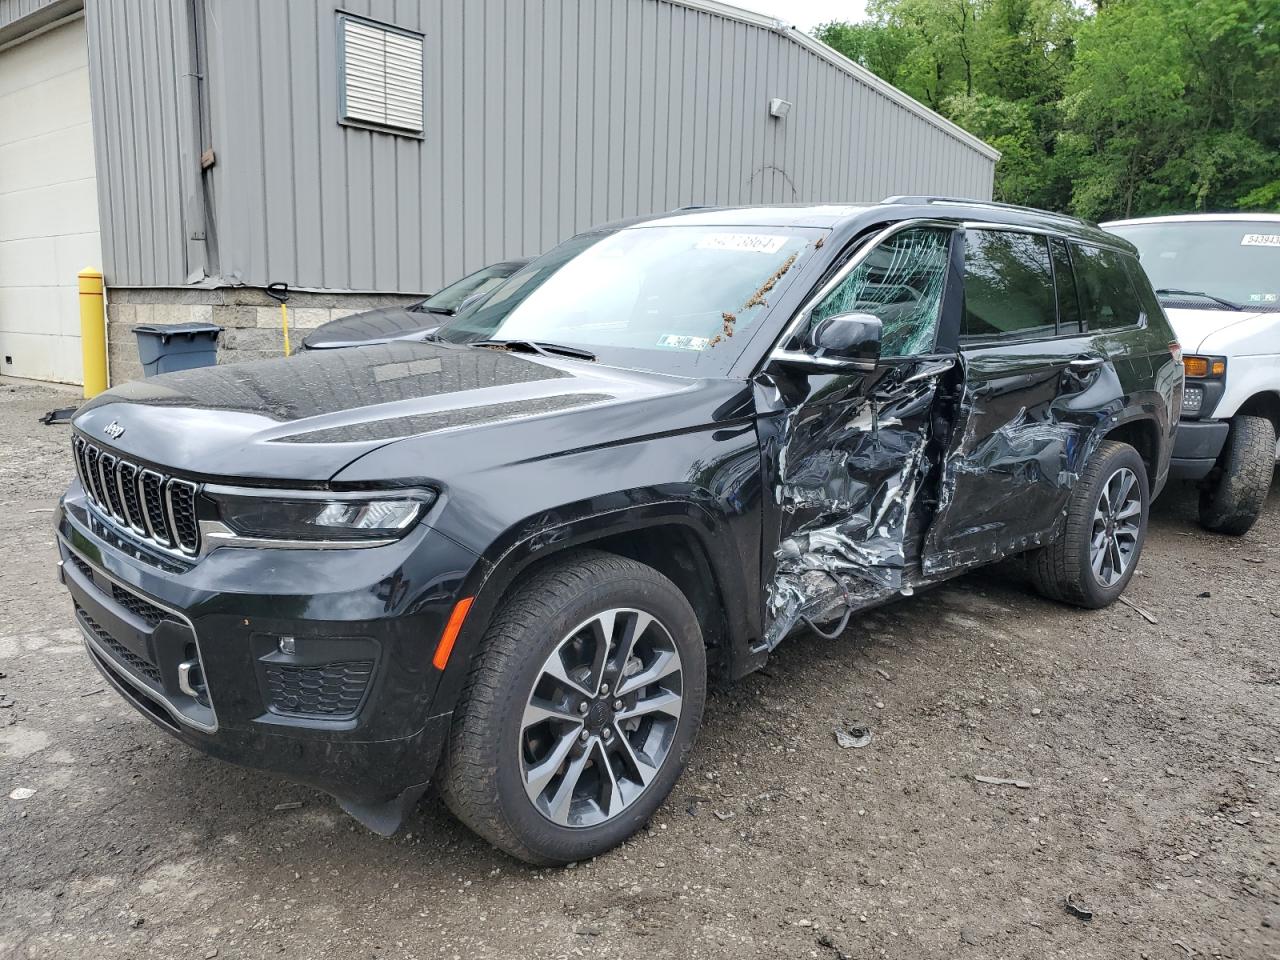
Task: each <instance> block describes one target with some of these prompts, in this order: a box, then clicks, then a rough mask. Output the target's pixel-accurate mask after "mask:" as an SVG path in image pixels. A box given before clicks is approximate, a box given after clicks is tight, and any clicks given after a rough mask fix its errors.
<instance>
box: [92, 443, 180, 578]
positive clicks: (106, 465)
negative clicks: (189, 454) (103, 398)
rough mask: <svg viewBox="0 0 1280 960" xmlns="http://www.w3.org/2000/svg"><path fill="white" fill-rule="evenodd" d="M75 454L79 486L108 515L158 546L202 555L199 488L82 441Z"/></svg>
mask: <svg viewBox="0 0 1280 960" xmlns="http://www.w3.org/2000/svg"><path fill="white" fill-rule="evenodd" d="M71 453H72V457H73V459H74V460H75V465H76V474H77V475H78V476H79V478H80V485H81V486H83V487H84V490H85V493H86V494H87V495H88V497H89V499H90V500H91V501H92V502H93V504H94V505H95V506H96V507H97V508H98V509H99V510H100V511H102V513H103V514H104V515H106V516H108V517H110V518H111V519H112V520H114V521H115V522H116V523H117V524H118V525H120V526H122V527H124V528H126V529H129V530H131V531H132V532H133V533H135V534H137V535H138V536H141V537H142V538H144V539H146V540H149V541H150V542H152V543H154V544H157V545H158V546H161V547H166V548H168V549H170V550H173V549H177V550H180V551H181V552H182V553H185V554H187V555H188V556H195V555H196V554H198V553H199V552H200V522H199V520H198V518H197V515H196V494H197V492H198V491H199V489H200V488H199V487H198V486H197V485H196V484H194V483H192V482H191V481H190V480H183V479H181V478H179V477H170V476H167V475H166V474H163V473H157V472H156V471H155V470H151V469H144V468H142V467H141V466H139V465H138V464H136V463H131V462H130V461H128V460H125V459H123V458H122V457H119V456H117V455H116V454H114V453H110V452H108V451H105V450H101V449H99V448H98V447H96V446H95V445H94V444H92V443H89V442H88V441H87V440H85V439H84V438H83V437H80V436H75V437H73V438H72V440H71Z"/></svg>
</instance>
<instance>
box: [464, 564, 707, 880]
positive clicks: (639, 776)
mask: <svg viewBox="0 0 1280 960" xmlns="http://www.w3.org/2000/svg"><path fill="white" fill-rule="evenodd" d="M608 611H613V617H612V619H608V618H609V614H608V613H607V612H608ZM600 616H603V617H605V618H606V619H603V620H597V619H595V618H597V617H600ZM643 616H648V617H652V618H653V622H652V623H650V624H649V625H647V626H645V627H643V629H642V631H641V632H640V633H639V635H638V636H637V637H635V639H634V641H632V643H633V645H632V646H631V651H632V655H631V656H625V655H623V654H622V653H620V652H619V651H620V650H622V649H623V648H624V647H626V646H627V645H628V642H629V635H630V634H632V633H635V632H636V627H637V626H639V625H640V624H642V623H643V622H644V621H643ZM606 623H610V624H612V629H607V628H606V626H605V624H606ZM655 625H656V626H655ZM606 634H611V635H612V637H613V639H614V640H615V642H616V644H617V645H616V647H615V646H612V645H609V646H608V649H609V651H610V652H609V653H608V655H607V659H606V662H605V663H604V665H603V666H604V669H600V667H599V660H598V659H597V657H598V655H599V651H600V650H601V649H602V647H604V646H605V645H603V644H601V645H597V644H598V639H599V638H600V637H602V636H604V635H606ZM673 653H674V654H675V656H674V657H673V656H672V654H673ZM553 657H554V658H556V659H558V662H559V664H560V666H559V668H558V671H557V669H556V668H554V667H553V666H552V665H553V663H554V662H555V660H553ZM578 664H582V666H578ZM672 664H675V665H676V666H677V667H678V671H677V672H673V673H666V674H665V675H663V676H662V678H661V679H659V680H656V681H655V682H652V683H648V684H645V685H644V686H643V687H641V688H640V689H639V691H638V692H637V691H635V690H633V689H632V687H633V686H634V685H635V684H637V683H641V682H642V681H643V679H644V678H645V677H658V676H659V675H660V674H662V673H663V671H664V670H671V668H672ZM584 670H585V671H587V672H586V673H583V672H582V671H584ZM706 673H707V669H706V650H705V647H704V645H703V639H702V631H701V630H700V628H699V626H698V620H697V617H696V616H695V614H694V612H693V608H692V607H691V606H690V605H689V601H688V600H686V599H685V596H684V594H683V593H681V592H680V590H679V588H677V587H676V585H675V584H673V583H672V582H671V581H670V580H668V579H667V578H666V577H664V576H663V575H662V574H661V573H659V572H658V571H657V570H654V569H653V568H652V567H648V566H645V565H644V564H641V563H637V562H635V561H633V560H628V559H626V558H624V557H619V556H616V555H614V554H609V553H603V552H599V551H594V550H591V551H588V550H583V551H575V552H573V553H572V554H570V555H568V556H566V557H565V558H564V559H561V560H556V561H553V562H552V563H550V564H549V565H548V566H546V567H544V568H541V569H539V570H537V571H536V572H535V573H534V574H533V575H532V576H530V577H529V578H528V579H527V580H525V581H523V582H522V583H520V584H519V585H518V586H517V587H516V588H515V589H514V590H513V592H512V593H511V594H510V596H508V597H507V598H506V599H505V600H504V601H503V602H502V604H501V606H500V607H499V609H498V611H497V613H496V614H495V615H494V618H493V621H492V623H491V624H490V626H489V629H488V631H487V633H486V634H485V636H484V639H483V640H482V642H481V646H480V649H479V650H478V651H477V652H476V655H475V657H474V659H473V662H472V665H471V670H470V673H469V675H468V678H467V681H466V684H465V687H464V690H463V692H462V697H461V700H460V702H459V705H458V708H457V709H456V710H455V712H454V720H453V726H452V729H451V731H450V736H449V742H448V745H447V747H446V751H445V756H444V760H443V765H442V770H441V776H440V778H439V783H440V792H441V794H442V796H443V798H444V800H445V803H446V804H447V805H448V807H449V809H450V810H451V811H452V812H453V814H454V815H455V816H456V817H457V818H458V819H459V820H461V821H462V822H463V823H464V824H465V825H466V826H468V827H469V828H471V829H472V830H473V831H475V832H476V833H478V834H479V835H480V836H481V837H483V838H484V839H486V840H488V841H489V842H490V843H492V844H493V845H494V846H495V847H497V848H499V849H500V850H503V851H505V852H506V853H508V854H510V855H511V856H513V857H516V858H517V859H520V860H524V861H526V862H528V863H532V864H538V865H554V864H565V863H571V862H575V861H579V860H585V859H588V858H590V857H594V856H597V855H599V854H602V853H604V852H606V851H608V850H610V849H612V848H613V847H615V846H617V845H618V844H620V843H621V842H622V841H624V840H626V839H627V838H628V837H630V836H631V835H632V834H633V833H635V832H636V831H637V830H639V829H640V828H641V827H643V826H644V825H645V824H646V823H648V822H649V820H650V819H651V818H652V817H653V815H654V813H655V812H656V811H657V809H658V807H659V806H660V805H661V804H662V802H663V801H664V800H665V799H666V797H667V794H668V793H670V792H671V788H672V786H674V784H675V782H676V780H677V779H679V777H680V774H681V773H682V772H683V770H684V767H685V763H686V761H687V759H688V756H689V753H690V751H691V750H692V748H693V743H694V740H695V738H696V736H697V732H698V726H699V724H700V723H701V720H702V709H703V705H704V703H705V700H706V685H707V677H706ZM593 678H595V679H594V680H593ZM611 680H612V682H611ZM593 682H594V684H595V685H596V689H597V690H604V691H605V694H606V695H604V696H596V697H593V696H591V695H590V694H591V693H592V692H593V691H592V690H591V687H592V684H593ZM610 688H611V689H610ZM579 691H583V692H581V693H580V692H579ZM624 691H625V692H624ZM672 691H676V693H677V696H678V700H679V703H678V716H676V717H674V718H673V717H672V716H671V715H670V714H669V713H668V712H667V711H668V710H671V709H673V708H672V707H670V706H666V707H664V708H663V709H653V708H652V704H654V703H657V702H659V700H661V701H662V702H663V703H664V704H666V703H667V702H668V701H670V698H671V694H672ZM535 695H536V698H537V702H538V704H539V705H541V706H542V707H547V706H552V705H553V704H554V709H555V716H554V717H549V718H548V719H545V720H542V721H535V722H533V723H530V722H529V718H530V717H531V716H533V717H539V716H541V715H542V712H545V711H541V712H535V711H539V707H535V706H534V705H533V704H532V698H534V697H535ZM619 697H621V698H622V699H618V698H619ZM618 703H623V708H622V710H621V711H618V710H617V709H616V705H617V704H618ZM583 704H586V715H585V716H584V715H583V714H582V713H580V712H579V711H580V710H583V706H582V705H583ZM642 710H647V711H648V712H645V713H643V714H642V715H641V716H638V717H637V716H631V715H629V712H630V711H642ZM628 728H631V729H628ZM584 732H585V733H587V735H588V736H589V741H586V742H584V741H583V740H582V739H581V738H582V736H583V734H584ZM606 738H608V739H607V740H606ZM561 749H563V750H567V751H569V752H568V753H564V754H562V753H559V752H558V751H559V750H561ZM609 751H612V753H610V752H609ZM605 756H608V757H609V758H610V759H609V761H608V771H609V772H611V773H612V777H611V778H609V779H606V777H608V773H606V768H605V765H604V760H603V758H604V757H605ZM638 758H644V760H645V762H644V763H643V767H644V769H643V770H642V761H641V760H640V759H638ZM648 761H652V763H651V764H650V763H649V762H648ZM551 769H554V770H557V771H559V772H558V773H555V774H554V775H551V777H550V779H549V780H548V781H547V782H546V783H545V785H543V784H542V779H541V778H542V776H543V775H545V772H546V771H547V770H551ZM571 774H572V775H573V783H574V784H576V786H574V787H572V788H571V789H570V791H569V794H568V796H569V800H568V801H567V802H563V803H562V802H560V801H561V800H562V799H563V798H564V796H565V794H564V793H563V790H564V788H565V786H566V784H569V783H570V775H571ZM530 783H533V784H536V785H534V786H529V784H530ZM611 783H612V784H617V786H616V788H614V787H611Z"/></svg>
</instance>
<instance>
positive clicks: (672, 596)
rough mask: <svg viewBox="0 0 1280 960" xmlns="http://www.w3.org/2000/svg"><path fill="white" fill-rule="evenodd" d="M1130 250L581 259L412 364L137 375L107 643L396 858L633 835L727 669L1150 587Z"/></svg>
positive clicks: (1146, 464) (1146, 404) (117, 462)
mask: <svg viewBox="0 0 1280 960" xmlns="http://www.w3.org/2000/svg"><path fill="white" fill-rule="evenodd" d="M1172 340H1173V338H1172V336H1171V334H1170V331H1169V327H1168V324H1167V322H1166V320H1165V318H1164V316H1163V315H1162V313H1161V309H1160V307H1159V305H1158V304H1157V302H1156V299H1155V296H1154V295H1153V293H1152V291H1151V288H1150V285H1149V284H1148V282H1147V279H1146V277H1145V276H1144V275H1143V273H1142V271H1141V269H1140V268H1139V266H1138V262H1137V259H1136V257H1135V255H1134V249H1133V247H1131V246H1130V245H1129V244H1128V243H1126V242H1125V241H1123V240H1120V239H1119V238H1117V237H1114V236H1111V235H1109V234H1107V233H1104V232H1102V231H1101V230H1099V229H1097V228H1096V227H1093V226H1091V225H1088V224H1085V223H1082V222H1080V221H1077V220H1072V219H1067V218H1064V217H1059V216H1055V215H1051V214H1047V213H1041V212H1038V211H1033V210H1025V209H1018V208H1010V207H1005V206H1001V205H997V204H981V203H967V202H963V201H951V200H942V199H937V198H924V197H915V198H893V199H891V200H888V201H885V202H883V203H879V204H874V205H869V206H809V207H761V208H749V209H690V210H684V211H677V212H675V213H672V214H668V215H664V216H657V217H651V218H647V219H643V220H633V221H628V222H625V223H621V224H613V225H611V226H608V227H603V228H600V229H597V230H593V231H590V232H587V233H584V234H582V235H580V236H577V237H574V238H573V239H571V240H569V241H567V242H565V243H564V244H562V245H560V246H559V247H557V248H555V249H554V250H552V251H551V252H550V253H548V254H546V255H545V256H543V257H541V258H539V259H537V260H534V261H532V262H531V263H529V264H528V265H527V266H525V267H523V268H522V269H521V270H519V271H518V272H517V273H515V274H514V275H513V276H512V277H511V278H509V279H508V280H506V281H505V282H504V283H503V284H502V286H500V287H499V288H498V289H497V290H496V291H495V292H494V293H493V295H492V296H491V297H490V298H488V299H487V300H485V302H484V303H482V304H478V305H475V306H473V307H470V308H468V309H464V310H463V311H462V312H461V313H460V314H459V315H458V316H457V317H456V318H454V319H453V320H451V321H450V322H448V323H447V324H446V325H445V326H444V327H443V328H441V329H440V330H439V331H437V332H436V333H434V334H432V335H430V336H429V338H428V339H424V340H422V341H397V342H392V343H386V344H375V345H370V346H364V347H354V348H352V349H348V350H338V351H310V352H308V353H306V354H304V355H301V356H295V357H293V358H289V359H281V360H269V361H263V362H255V363H246V364H238V365H234V366H225V367H213V368H206V369H201V370H191V371H186V372H182V373H173V374H169V375H166V376H160V377H155V378H154V379H149V380H143V381H138V382H134V383H127V384H123V385H121V386H119V387H116V388H114V389H112V390H110V391H108V392H107V393H104V394H102V395H100V396H99V397H97V398H96V399H94V400H93V401H91V402H90V403H87V404H86V405H85V406H84V407H83V408H82V409H81V410H80V411H79V413H78V414H77V416H76V417H75V421H74V436H73V441H72V453H73V455H74V460H75V466H76V470H77V476H78V479H77V481H76V482H75V483H74V484H73V485H72V487H71V489H70V490H68V492H67V494H66V496H65V497H64V498H63V499H62V502H61V508H60V510H59V512H58V515H57V533H58V541H59V549H60V551H61V564H60V570H61V576H62V579H63V582H64V583H65V584H66V586H67V587H68V589H69V590H70V593H71V596H72V599H73V601H74V605H75V616H76V619H77V622H78V623H79V625H80V627H81V629H82V631H83V634H84V639H85V643H86V646H87V649H88V654H89V656H90V658H91V659H92V661H93V663H94V664H95V665H96V666H97V668H98V669H99V670H101V671H102V673H103V675H104V676H105V677H106V678H107V679H108V680H109V681H110V682H111V683H112V684H113V685H114V687H115V688H116V690H117V691H118V692H119V693H120V694H121V695H122V696H124V697H125V698H126V699H127V700H128V701H129V702H131V703H132V704H133V705H134V706H135V707H137V708H138V709H139V710H140V711H141V712H143V713H144V714H146V715H147V716H148V717H150V718H151V719H152V720H154V721H155V722H156V723H157V724H158V725H159V726H161V727H163V728H164V729H166V730H167V731H169V732H170V733H171V734H173V735H174V736H176V737H178V738H179V739H181V740H183V741H185V742H186V743H188V744H190V745H192V746H194V747H196V748H198V749H200V750H204V751H207V752H208V753H210V754H213V755H214V756H217V757H221V758H223V759H225V760H229V761H232V762H235V763H240V764H245V765H248V766H252V767H257V768H261V769H264V770H270V771H275V772H278V773H280V774H283V775H285V776H288V777H291V778H293V779H295V780H298V781H301V782H304V783H308V784H312V785H314V786H316V787H318V788H320V789H322V790H325V791H328V792H329V793H331V794H332V795H334V796H335V797H337V798H338V800H339V801H340V802H341V804H342V806H343V807H344V808H345V809H346V810H347V811H349V812H350V813H352V814H353V815H355V816H356V817H357V818H359V819H360V820H361V821H362V822H364V823H365V824H367V825H369V826H370V827H371V828H373V829H374V830H377V831H379V832H383V833H390V832H392V831H394V830H395V829H396V828H397V827H398V826H399V825H400V823H401V822H402V820H403V819H404V817H405V815H406V813H407V812H408V811H409V810H410V809H411V807H412V805H413V804H415V803H416V802H417V800H418V799H419V798H420V797H421V796H422V794H423V792H424V791H425V789H426V787H427V784H428V782H429V781H431V780H433V779H434V780H435V782H436V783H437V784H438V785H439V788H440V790H441V792H442V794H443V796H444V798H445V800H446V802H447V803H448V804H449V806H450V807H451V808H452V809H453V811H454V812H455V813H456V814H457V816H458V817H459V818H460V819H461V820H462V821H463V822H465V823H466V824H468V825H469V826H470V827H472V828H473V829H474V830H476V831H477V832H478V833H480V834H481V835H483V836H484V837H486V838H488V839H489V840H490V841H492V842H493V843H494V844H496V845H497V846H499V847H501V848H502V849H503V850H506V851H508V852H509V853H511V854H513V855H515V856H516V857H520V858H523V859H525V860H528V861H531V862H536V863H563V862H567V861H573V860H580V859H582V858H584V857H589V856H592V855H594V854H598V853H600V852H602V851H604V850H607V849H609V848H610V847H612V846H613V845H615V844H617V843H619V842H620V841H622V840H623V839H625V838H626V837H627V836H629V835H630V834H631V833H633V832H634V831H635V830H636V829H638V828H639V827H640V826H641V825H642V824H644V823H645V822H646V821H647V820H648V819H649V818H650V817H651V816H652V815H653V813H654V811H655V809H656V808H657V807H658V806H659V805H660V804H661V803H662V801H663V799H664V797H665V796H666V795H667V793H668V791H669V790H670V789H671V787H672V784H673V783H674V782H675V780H676V778H677V777H678V776H679V775H680V772H681V769H682V768H683V767H684V765H685V761H686V758H687V757H688V755H689V751H690V749H691V745H692V744H693V741H694V737H695V734H696V732H697V729H698V725H699V722H700V720H701V716H702V710H703V702H704V698H705V694H706V689H707V683H708V680H709V679H715V678H719V679H733V678H736V677H739V676H741V675H743V674H745V673H747V672H748V671H751V670H754V669H756V668H758V667H760V666H761V665H762V664H763V663H764V662H765V661H766V659H767V658H768V656H769V654H770V651H772V650H773V649H774V648H775V647H777V646H778V644H780V643H782V642H783V640H784V639H785V638H786V637H787V636H788V634H790V633H792V632H794V631H797V630H803V629H815V630H819V631H822V632H826V633H829V634H833V633H834V632H835V631H836V630H837V629H838V628H839V627H841V626H843V625H844V624H845V623H846V622H847V621H848V619H849V617H850V616H851V615H856V614H857V612H858V611H861V610H864V609H866V608H867V607H869V606H871V605H873V604H878V603H882V602H884V601H886V600H889V599H891V598H894V597H897V596H900V595H903V594H910V593H911V592H913V591H915V590H918V589H920V588H922V587H924V586H926V585H929V584H933V583H937V582H938V581H941V580H945V579H946V578H948V577H953V576H955V575H957V574H959V573H962V572H964V571H966V570H971V569H973V568H974V567H976V566H979V565H981V564H987V563H991V562H993V561H996V560H999V559H1001V558H1004V557H1010V556H1014V555H1019V556H1022V557H1025V560H1026V563H1027V565H1028V566H1029V569H1030V575H1031V579H1032V581H1033V583H1034V584H1035V585H1036V587H1037V588H1038V589H1039V590H1040V591H1041V592H1042V593H1044V594H1046V595H1047V596H1049V597H1052V598H1054V599H1057V600H1062V601H1066V602H1068V603H1073V604H1077V605H1080V606H1085V607H1101V606H1104V605H1105V604H1108V603H1110V602H1111V601H1113V600H1114V599H1115V598H1116V597H1117V596H1119V594H1120V593H1121V591H1123V590H1124V588H1125V585H1126V584H1127V583H1128V581H1129V578H1130V577H1131V576H1132V575H1133V571H1134V567H1135V565H1136V564H1137V562H1138V557H1139V554H1140V552H1141V550H1142V543H1143V535H1144V532H1145V526H1146V522H1147V509H1148V504H1149V502H1150V500H1151V498H1152V497H1153V496H1154V495H1155V493H1156V491H1158V490H1159V488H1160V487H1161V485H1162V484H1163V483H1164V481H1165V475H1166V472H1167V465H1168V460H1169V451H1170V435H1171V433H1172V431H1173V429H1174V424H1175V422H1176V411H1177V410H1178V409H1179V405H1180V402H1181V393H1182V381H1183V371H1182V365H1181V358H1180V354H1179V350H1178V346H1177V344H1176V343H1173V342H1172Z"/></svg>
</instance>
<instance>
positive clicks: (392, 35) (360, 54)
mask: <svg viewBox="0 0 1280 960" xmlns="http://www.w3.org/2000/svg"><path fill="white" fill-rule="evenodd" d="M342 69H343V85H342V91H343V105H342V115H343V118H344V119H347V120H358V121H361V122H364V123H376V124H379V125H381V126H388V127H396V128H398V129H401V130H412V131H414V132H418V133H420V132H421V131H422V129H423V121H422V76H423V74H422V37H420V36H416V35H412V34H408V33H402V32H400V31H398V30H391V29H384V28H381V27H377V26H375V25H373V24H368V23H363V22H361V21H359V20H352V19H350V18H346V17H344V18H343V20H342Z"/></svg>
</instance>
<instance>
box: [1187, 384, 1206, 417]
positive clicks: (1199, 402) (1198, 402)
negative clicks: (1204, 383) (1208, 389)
mask: <svg viewBox="0 0 1280 960" xmlns="http://www.w3.org/2000/svg"><path fill="white" fill-rule="evenodd" d="M1203 406H1204V387H1193V386H1188V387H1187V388H1186V389H1185V390H1183V391H1182V415H1183V416H1184V417H1197V416H1199V415H1200V408H1201V407H1203Z"/></svg>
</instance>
